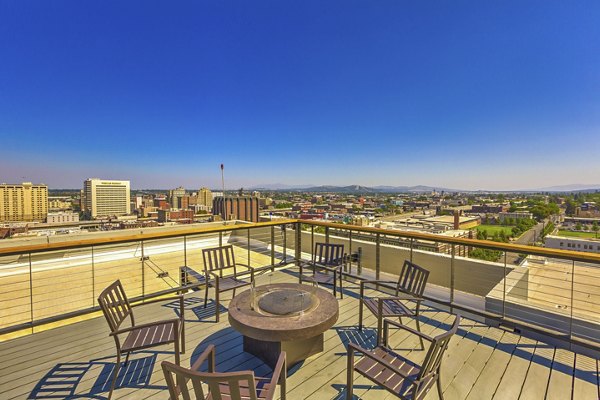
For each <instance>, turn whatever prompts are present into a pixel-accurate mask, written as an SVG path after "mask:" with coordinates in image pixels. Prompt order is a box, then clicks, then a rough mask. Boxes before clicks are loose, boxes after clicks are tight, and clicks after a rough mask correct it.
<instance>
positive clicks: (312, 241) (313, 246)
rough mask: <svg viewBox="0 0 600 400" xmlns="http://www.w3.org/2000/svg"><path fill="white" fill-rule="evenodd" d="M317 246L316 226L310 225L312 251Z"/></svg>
mask: <svg viewBox="0 0 600 400" xmlns="http://www.w3.org/2000/svg"><path fill="white" fill-rule="evenodd" d="M314 248H315V226H314V225H311V226H310V251H313V249H314Z"/></svg>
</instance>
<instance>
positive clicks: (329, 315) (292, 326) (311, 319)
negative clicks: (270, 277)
mask: <svg viewBox="0 0 600 400" xmlns="http://www.w3.org/2000/svg"><path fill="white" fill-rule="evenodd" d="M305 287H306V286H305V285H301V284H297V283H279V284H273V285H264V286H259V287H257V289H258V290H272V291H276V290H282V289H289V290H293V291H295V292H298V291H306V292H310V291H311V290H312V288H308V287H306V289H304V288H305ZM314 296H316V297H317V300H316V301H317V302H318V305H317V307H316V308H314V309H311V310H309V311H307V312H305V313H303V314H302V315H297V314H296V315H290V316H269V315H264V314H261V313H259V312H256V311H254V310H252V309H251V304H250V302H251V291H250V290H246V291H244V292H242V293H240V294H238V295H237V296H235V297H234V298H233V299H232V300H231V302H230V303H229V323H230V324H231V326H232V327H233V328H234V329H235V330H237V331H238V332H240V333H241V334H242V335H244V336H248V337H251V338H253V339H257V340H262V341H269V342H283V341H297V340H303V339H308V338H312V337H314V336H316V335H319V334H322V333H323V332H325V331H326V330H327V329H329V328H331V327H332V326H333V325H334V324H335V323H336V321H337V319H338V315H339V306H338V302H337V300H336V299H335V297H333V296H332V295H331V293H329V292H328V291H326V290H324V289H321V288H316V290H315V291H314Z"/></svg>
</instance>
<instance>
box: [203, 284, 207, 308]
mask: <svg viewBox="0 0 600 400" xmlns="http://www.w3.org/2000/svg"><path fill="white" fill-rule="evenodd" d="M207 304H208V284H207V285H206V290H205V291H204V308H206V306H207Z"/></svg>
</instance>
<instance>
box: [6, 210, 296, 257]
mask: <svg viewBox="0 0 600 400" xmlns="http://www.w3.org/2000/svg"><path fill="white" fill-rule="evenodd" d="M295 222H297V221H296V220H292V219H289V220H288V219H286V220H277V221H268V222H256V223H244V224H239V225H223V226H211V227H193V228H189V229H181V230H177V231H173V232H147V233H138V234H134V235H127V236H125V235H123V236H115V237H108V238H94V239H83V240H72V241H65V242H60V243H41V244H32V245H20V246H14V247H5V248H0V256H9V255H16V254H23V253H42V252H45V251H54V250H65V249H74V248H81V247H88V246H97V245H108V244H119V243H128V242H137V241H140V240H151V239H167V238H173V237H180V236H181V237H183V236H187V235H199V234H208V233H219V232H230V231H237V230H246V229H249V228H261V227H268V226H279V225H283V224H293V223H295Z"/></svg>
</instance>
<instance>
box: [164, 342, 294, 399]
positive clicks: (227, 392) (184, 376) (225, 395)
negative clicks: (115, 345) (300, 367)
mask: <svg viewBox="0 0 600 400" xmlns="http://www.w3.org/2000/svg"><path fill="white" fill-rule="evenodd" d="M215 353H216V351H215V346H214V345H212V344H211V345H209V346H208V348H207V349H206V350H204V352H203V353H202V354H201V355H200V358H198V360H197V361H196V362H195V363H194V365H192V367H191V369H187V368H183V367H180V366H178V365H175V364H173V363H170V362H168V361H163V362H162V363H161V366H162V369H163V373H164V374H165V380H166V381H167V386H168V388H169V396H170V397H169V398H170V400H178V399H179V398H180V395H181V397H183V400H190V399H197V400H207V399H211V400H213V399H214V400H271V399H273V398H274V396H275V390H276V388H277V384H279V385H280V398H281V399H282V400H285V392H286V379H287V375H286V374H287V372H286V362H285V352H281V354H280V355H279V359H278V360H277V364H276V365H275V369H274V370H273V376H272V377H271V378H270V379H269V378H258V377H255V376H254V371H239V372H216V371H215ZM207 360H208V372H200V371H199V370H200V367H201V366H202V364H203V363H204V362H205V361H207ZM190 381H191V386H192V388H191V390H190V388H189V387H188V386H189V382H190ZM203 384H204V385H206V390H205V388H204V387H203Z"/></svg>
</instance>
